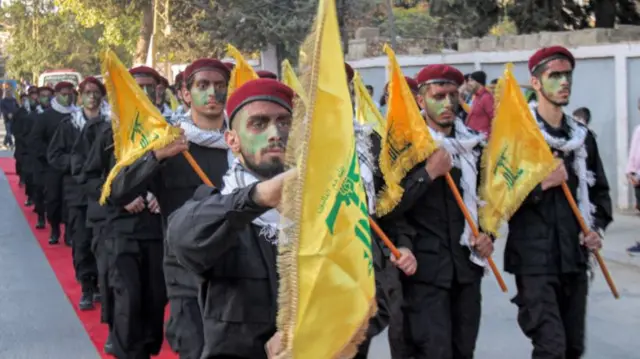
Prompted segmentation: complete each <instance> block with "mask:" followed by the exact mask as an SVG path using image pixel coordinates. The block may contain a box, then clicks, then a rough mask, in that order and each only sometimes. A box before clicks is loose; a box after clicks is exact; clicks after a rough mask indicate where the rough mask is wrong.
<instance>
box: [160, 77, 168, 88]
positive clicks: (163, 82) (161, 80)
mask: <svg viewBox="0 0 640 359" xmlns="http://www.w3.org/2000/svg"><path fill="white" fill-rule="evenodd" d="M160 83H161V84H163V85H164V87H169V80H167V78H166V77H164V76H160Z"/></svg>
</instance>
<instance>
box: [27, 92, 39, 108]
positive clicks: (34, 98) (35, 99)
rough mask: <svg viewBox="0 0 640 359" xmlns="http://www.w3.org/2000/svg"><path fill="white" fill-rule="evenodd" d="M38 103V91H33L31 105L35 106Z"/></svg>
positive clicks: (30, 97)
mask: <svg viewBox="0 0 640 359" xmlns="http://www.w3.org/2000/svg"><path fill="white" fill-rule="evenodd" d="M36 103H38V93H37V92H33V93H31V94H29V105H31V106H35V105H36Z"/></svg>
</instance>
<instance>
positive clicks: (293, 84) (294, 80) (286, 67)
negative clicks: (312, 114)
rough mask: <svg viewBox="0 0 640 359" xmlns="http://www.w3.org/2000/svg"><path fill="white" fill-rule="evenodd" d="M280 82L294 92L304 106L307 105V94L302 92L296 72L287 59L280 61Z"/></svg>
mask: <svg viewBox="0 0 640 359" xmlns="http://www.w3.org/2000/svg"><path fill="white" fill-rule="evenodd" d="M282 82H283V83H284V84H285V85H287V86H289V87H290V88H291V89H292V90H293V91H294V92H295V93H296V95H297V96H298V97H299V98H300V99H301V100H302V103H303V104H304V105H305V106H306V105H307V94H305V93H304V90H303V89H302V85H301V84H300V80H299V79H298V76H297V75H296V72H295V71H293V67H291V63H289V60H284V61H282Z"/></svg>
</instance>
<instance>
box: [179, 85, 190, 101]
mask: <svg viewBox="0 0 640 359" xmlns="http://www.w3.org/2000/svg"><path fill="white" fill-rule="evenodd" d="M181 90H182V99H183V100H184V101H185V102H186V103H191V91H189V90H188V89H187V88H186V87H183V88H182V89H181Z"/></svg>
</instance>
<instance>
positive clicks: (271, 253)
mask: <svg viewBox="0 0 640 359" xmlns="http://www.w3.org/2000/svg"><path fill="white" fill-rule="evenodd" d="M255 185H256V184H254V185H251V186H249V187H246V188H241V189H239V190H236V191H234V192H233V193H232V194H230V195H225V196H222V195H220V194H219V193H218V190H217V189H212V188H209V187H206V186H202V187H200V188H199V189H198V190H197V191H196V193H195V195H194V199H193V200H191V201H188V202H187V203H185V205H184V206H182V207H181V208H180V209H178V210H176V211H175V212H174V213H173V214H172V216H171V218H170V220H169V228H168V230H167V241H168V243H169V245H170V246H171V247H172V248H173V250H174V252H175V254H176V256H177V257H178V260H179V261H180V263H182V264H184V266H185V267H187V268H189V269H190V270H191V271H193V272H194V273H197V274H198V276H199V279H200V281H199V282H200V301H201V305H202V308H203V313H202V315H203V317H204V320H203V322H204V341H205V343H204V349H203V352H202V356H201V359H212V358H227V357H229V358H230V357H233V358H238V359H242V358H245V359H261V358H266V353H265V349H264V346H265V344H266V342H267V341H268V340H269V339H270V338H271V337H272V336H273V335H274V334H275V332H276V311H277V291H278V274H277V271H276V254H277V248H276V246H274V245H272V244H271V243H270V242H268V241H267V239H266V238H264V237H263V236H261V235H260V227H259V226H256V225H254V224H252V223H251V221H253V220H254V219H255V218H256V217H258V216H260V215H261V214H263V213H264V212H266V211H267V210H269V208H265V207H260V206H258V205H257V204H256V203H255V202H254V201H253V200H252V199H251V196H250V193H251V192H252V191H253V189H254V188H255Z"/></svg>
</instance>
